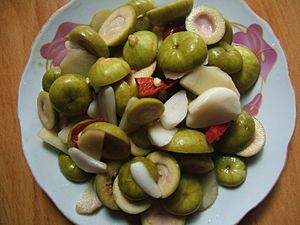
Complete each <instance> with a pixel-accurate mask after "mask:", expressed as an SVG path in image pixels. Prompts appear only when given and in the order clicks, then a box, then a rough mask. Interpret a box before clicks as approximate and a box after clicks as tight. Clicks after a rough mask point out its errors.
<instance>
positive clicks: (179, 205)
mask: <svg viewBox="0 0 300 225" xmlns="http://www.w3.org/2000/svg"><path fill="white" fill-rule="evenodd" d="M202 197H203V196H202V188H201V184H200V181H199V178H197V177H194V176H191V175H186V174H183V175H182V176H181V179H180V182H179V186H178V188H177V189H176V191H175V192H174V193H173V194H172V195H171V196H170V197H168V198H167V199H165V200H164V201H163V202H162V204H163V206H164V208H165V209H166V210H167V211H168V212H169V213H172V214H174V215H181V216H185V215H189V214H192V213H194V212H196V211H197V210H198V209H199V207H200V205H201V202H202Z"/></svg>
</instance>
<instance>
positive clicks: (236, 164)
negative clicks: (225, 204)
mask: <svg viewBox="0 0 300 225" xmlns="http://www.w3.org/2000/svg"><path fill="white" fill-rule="evenodd" d="M215 167H216V175H217V179H218V182H219V183H220V184H221V185H223V186H225V187H237V186H239V185H241V184H242V183H243V182H244V181H245V179H246V176H247V167H246V164H245V163H244V162H243V161H242V160H241V159H239V158H238V157H235V156H220V157H218V158H216V159H215Z"/></svg>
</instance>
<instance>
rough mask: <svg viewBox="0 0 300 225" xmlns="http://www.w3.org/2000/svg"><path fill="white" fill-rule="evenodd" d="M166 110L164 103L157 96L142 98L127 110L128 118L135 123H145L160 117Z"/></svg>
mask: <svg viewBox="0 0 300 225" xmlns="http://www.w3.org/2000/svg"><path fill="white" fill-rule="evenodd" d="M163 112H164V104H163V103H162V102H161V101H160V100H158V99H156V98H141V99H138V100H137V101H135V102H133V103H132V104H131V105H130V106H129V107H128V110H127V119H128V121H130V122H131V123H133V124H138V125H144V124H148V123H150V122H152V121H154V120H156V119H158V118H159V117H160V116H161V115H162V114H163Z"/></svg>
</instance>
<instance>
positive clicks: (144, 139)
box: [130, 127, 153, 149]
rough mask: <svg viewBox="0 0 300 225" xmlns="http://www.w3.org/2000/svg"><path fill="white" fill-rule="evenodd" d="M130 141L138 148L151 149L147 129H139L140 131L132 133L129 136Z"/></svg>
mask: <svg viewBox="0 0 300 225" xmlns="http://www.w3.org/2000/svg"><path fill="white" fill-rule="evenodd" d="M130 138H131V141H133V143H134V144H135V145H136V146H137V147H140V148H144V149H149V148H150V149H151V148H153V146H152V144H151V142H150V140H149V137H148V128H147V127H141V128H140V129H138V130H136V131H134V132H132V133H131V134H130Z"/></svg>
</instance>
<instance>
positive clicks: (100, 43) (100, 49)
mask: <svg viewBox="0 0 300 225" xmlns="http://www.w3.org/2000/svg"><path fill="white" fill-rule="evenodd" d="M67 39H68V40H70V41H73V42H77V43H78V44H80V45H82V46H83V47H84V48H85V49H86V50H87V51H89V52H90V53H92V54H93V55H96V56H98V57H108V56H109V49H108V47H107V45H106V43H105V42H104V40H103V39H102V37H100V36H99V34H98V33H97V32H96V31H95V30H94V29H93V28H91V27H90V26H87V25H80V26H77V27H75V28H74V29H73V30H72V31H71V32H70V33H69V34H68V35H67Z"/></svg>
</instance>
